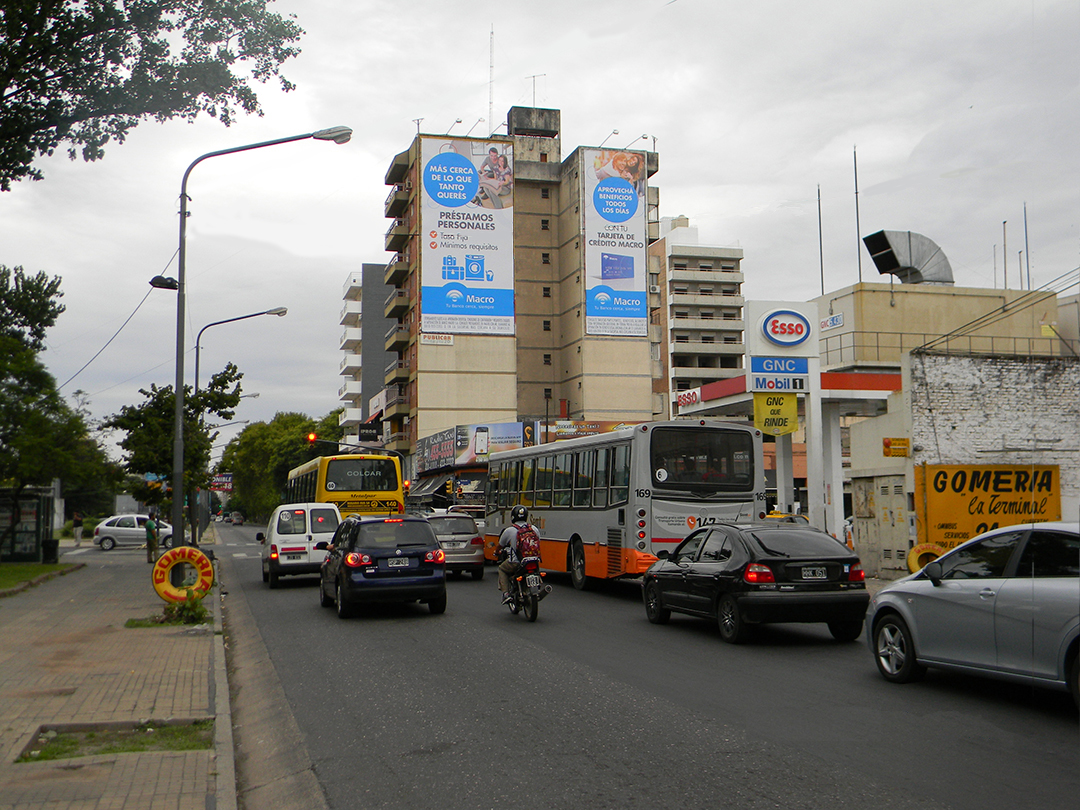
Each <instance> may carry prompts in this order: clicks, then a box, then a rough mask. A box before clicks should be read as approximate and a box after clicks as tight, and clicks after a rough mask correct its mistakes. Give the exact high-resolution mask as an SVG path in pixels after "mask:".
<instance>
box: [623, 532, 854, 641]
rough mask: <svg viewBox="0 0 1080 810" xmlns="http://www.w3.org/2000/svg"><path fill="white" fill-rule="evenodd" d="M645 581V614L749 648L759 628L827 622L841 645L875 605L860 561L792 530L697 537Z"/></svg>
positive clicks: (820, 538)
mask: <svg viewBox="0 0 1080 810" xmlns="http://www.w3.org/2000/svg"><path fill="white" fill-rule="evenodd" d="M659 557H660V559H659V561H657V562H656V563H654V564H653V565H652V567H650V568H649V570H648V571H647V572H646V573H645V582H644V589H643V592H644V596H645V613H646V615H647V616H648V618H649V621H650V622H652V623H653V624H666V623H667V620H668V619H669V618H670V617H671V613H672V611H674V612H677V613H687V614H690V615H692V616H702V617H705V618H712V619H715V620H716V622H717V624H718V625H719V627H720V637H721V638H722V639H723V640H724V641H727V642H730V643H732V644H739V643H741V642H743V641H745V640H746V638H747V636H748V635H749V632H750V630H751V628H752V626H753V625H755V624H765V623H772V622H825V623H827V624H828V626H829V632H831V633H832V635H833V638H835V639H836V640H837V641H854V640H855V639H857V638H858V637H859V635H860V633H861V632H862V624H863V616H864V614H865V613H866V606H867V604H868V603H869V601H870V597H869V595H868V593H867V591H866V581H865V579H866V577H865V574H864V573H863V568H862V564H861V563H860V562H859V558H858V557H857V556H855V554H853V553H852V552H851V550H850V549H848V548H847V546H845V545H844V544H842V543H840V542H839V541H837V540H836V539H835V538H833V537H832V536H831V535H828V534H826V533H825V532H821V531H818V530H817V529H814V528H809V527H803V526H798V525H791V524H782V525H776V524H772V525H766V524H755V525H736V524H721V525H716V526H709V527H707V528H703V529H698V530H697V531H695V532H693V533H692V534H691V535H690V536H688V537H687V538H686V539H685V540H683V542H682V543H680V544H679V546H678V547H677V548H676V549H675V550H674V551H672V552H671V553H668V552H666V551H661V552H660V554H659Z"/></svg>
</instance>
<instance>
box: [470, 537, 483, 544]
mask: <svg viewBox="0 0 1080 810" xmlns="http://www.w3.org/2000/svg"><path fill="white" fill-rule="evenodd" d="M469 545H470V546H482V545H484V538H483V537H474V538H473V539H472V540H470V541H469Z"/></svg>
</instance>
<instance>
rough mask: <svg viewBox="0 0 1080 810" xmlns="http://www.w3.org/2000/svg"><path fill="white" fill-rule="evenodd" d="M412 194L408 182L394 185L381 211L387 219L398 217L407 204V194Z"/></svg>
mask: <svg viewBox="0 0 1080 810" xmlns="http://www.w3.org/2000/svg"><path fill="white" fill-rule="evenodd" d="M411 192H412V184H411V183H409V182H407V181H406V182H405V183H395V184H394V186H393V188H391V189H390V194H389V195H388V196H387V198H386V202H385V204H384V205H383V210H384V211H385V213H386V216H388V217H396V216H400V215H401V213H402V212H403V211H404V210H405V207H406V206H407V205H408V204H409V194H410V193H411Z"/></svg>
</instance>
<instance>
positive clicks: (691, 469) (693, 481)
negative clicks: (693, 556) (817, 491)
mask: <svg viewBox="0 0 1080 810" xmlns="http://www.w3.org/2000/svg"><path fill="white" fill-rule="evenodd" d="M761 441H762V437H761V431H759V430H756V429H755V428H753V427H748V426H745V425H740V424H734V423H730V422H720V421H712V420H704V419H702V420H676V421H671V422H649V423H646V424H641V425H636V426H634V427H627V428H622V429H620V430H615V431H612V432H610V433H604V434H601V435H598V436H586V437H583V438H578V439H568V440H566V441H559V442H552V443H550V444H541V445H536V446H533V447H525V448H521V449H519V450H506V451H504V452H500V453H492V455H491V457H490V459H489V463H488V490H487V526H486V529H485V555H486V556H487V557H488V559H494V557H495V545H496V543H497V542H498V538H499V534H500V533H501V532H502V530H503V528H504V527H505V526H506V525H507V523H508V521H509V520H510V509H511V508H512V507H513V506H515V505H517V504H522V505H524V506H526V507H528V509H529V517H530V519H531V521H532V522H533V523H534V524H536V526H537V528H538V529H539V530H540V553H541V559H542V565H543V567H544V568H546V569H547V570H549V571H568V572H570V578H571V580H572V582H573V584H574V587H576V588H582V587H584V586H585V583H586V579H587V578H588V577H597V578H613V577H623V576H638V575H640V574H643V573H645V571H646V570H647V569H648V567H649V566H650V565H652V564H653V563H654V562H655V561H656V552H658V551H659V550H660V549H665V548H666V549H673V548H674V547H675V546H676V545H677V544H678V543H680V542H681V541H682V540H683V539H684V538H685V537H686V535H688V534H689V533H690V532H691V531H693V530H694V529H695V528H697V527H698V526H704V525H708V524H710V523H719V522H734V521H738V520H750V519H758V518H761V517H764V515H765V471H764V465H763V463H762V452H761Z"/></svg>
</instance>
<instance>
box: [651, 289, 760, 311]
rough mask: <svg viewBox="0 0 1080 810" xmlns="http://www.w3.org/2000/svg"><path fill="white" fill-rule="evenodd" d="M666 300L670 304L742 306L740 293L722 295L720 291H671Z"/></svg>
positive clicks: (742, 300)
mask: <svg viewBox="0 0 1080 810" xmlns="http://www.w3.org/2000/svg"><path fill="white" fill-rule="evenodd" d="M668 301H669V302H670V303H671V304H672V306H680V305H681V306H695V307H716V308H718V309H719V308H723V309H734V308H736V307H740V308H741V307H742V305H743V302H744V299H743V297H742V296H741V295H724V294H721V293H712V294H711V295H710V294H709V293H700V292H695V291H693V290H691V291H689V292H671V293H670V294H669V295H668Z"/></svg>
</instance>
